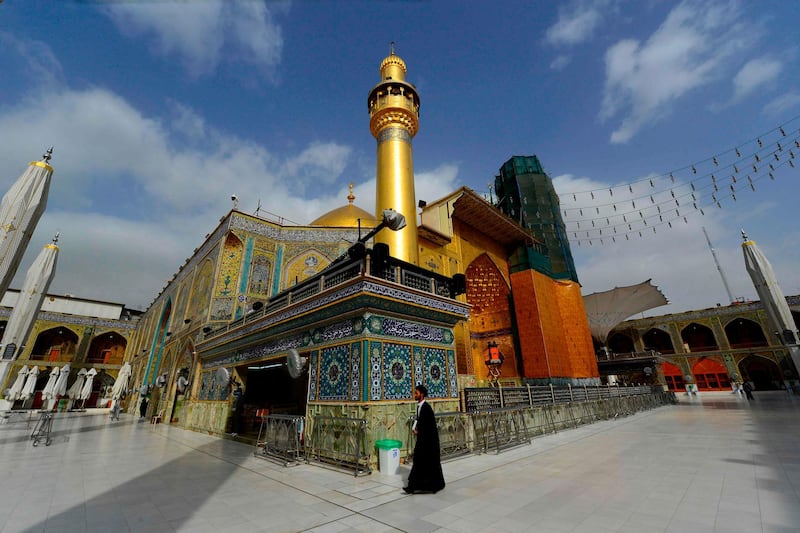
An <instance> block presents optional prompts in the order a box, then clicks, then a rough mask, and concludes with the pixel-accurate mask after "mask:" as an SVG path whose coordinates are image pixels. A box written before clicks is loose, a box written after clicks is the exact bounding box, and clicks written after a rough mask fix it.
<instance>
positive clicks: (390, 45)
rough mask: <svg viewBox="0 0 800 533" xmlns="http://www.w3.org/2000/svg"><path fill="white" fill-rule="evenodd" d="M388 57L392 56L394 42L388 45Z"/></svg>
mask: <svg viewBox="0 0 800 533" xmlns="http://www.w3.org/2000/svg"><path fill="white" fill-rule="evenodd" d="M389 55H390V56H393V55H394V41H392V42H390V43H389Z"/></svg>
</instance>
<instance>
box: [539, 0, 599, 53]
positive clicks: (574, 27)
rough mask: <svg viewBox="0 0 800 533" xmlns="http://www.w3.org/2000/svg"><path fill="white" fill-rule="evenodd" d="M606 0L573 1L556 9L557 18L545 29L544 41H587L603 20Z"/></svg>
mask: <svg viewBox="0 0 800 533" xmlns="http://www.w3.org/2000/svg"><path fill="white" fill-rule="evenodd" d="M607 4H608V2H606V1H596V2H588V1H581V2H575V3H573V4H572V5H570V6H567V7H561V8H560V9H559V10H558V20H557V21H556V23H555V24H553V25H552V26H550V27H549V28H548V29H547V33H546V34H545V42H547V43H548V44H550V45H553V46H562V45H575V44H579V43H582V42H585V41H588V40H589V39H590V38H591V37H592V36H593V34H594V32H595V30H596V29H597V27H598V26H599V25H600V23H601V22H602V20H603V12H602V10H603V8H604V7H605V6H606V5H607Z"/></svg>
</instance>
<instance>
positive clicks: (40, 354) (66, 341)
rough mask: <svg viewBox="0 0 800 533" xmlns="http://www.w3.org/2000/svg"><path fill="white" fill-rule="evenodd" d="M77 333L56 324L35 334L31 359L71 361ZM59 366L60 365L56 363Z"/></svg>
mask: <svg viewBox="0 0 800 533" xmlns="http://www.w3.org/2000/svg"><path fill="white" fill-rule="evenodd" d="M78 340H79V339H78V335H77V334H76V333H75V332H74V331H72V330H71V329H69V328H66V327H64V326H58V327H55V328H50V329H46V330H44V331H43V332H41V333H39V335H37V336H36V343H35V344H34V345H33V350H32V351H31V357H30V359H31V361H48V362H53V363H71V362H72V360H73V358H74V357H75V351H76V349H77V347H78ZM58 366H61V365H58Z"/></svg>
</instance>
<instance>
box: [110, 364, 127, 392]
mask: <svg viewBox="0 0 800 533" xmlns="http://www.w3.org/2000/svg"><path fill="white" fill-rule="evenodd" d="M130 377H131V365H130V363H125V364H124V365H122V368H120V369H119V375H118V376H117V380H116V381H115V382H114V386H113V387H111V399H112V400H119V399H120V398H122V395H123V393H124V392H125V390H126V389H127V388H128V379H129V378H130Z"/></svg>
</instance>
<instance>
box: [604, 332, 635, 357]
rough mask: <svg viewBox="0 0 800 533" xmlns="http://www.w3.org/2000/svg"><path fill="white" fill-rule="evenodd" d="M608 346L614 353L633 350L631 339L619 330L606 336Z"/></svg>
mask: <svg viewBox="0 0 800 533" xmlns="http://www.w3.org/2000/svg"><path fill="white" fill-rule="evenodd" d="M608 348H609V349H610V350H611V351H612V352H614V353H631V352H634V351H635V350H634V348H633V339H631V338H630V337H629V336H627V335H625V334H624V333H620V332H616V333H614V334H612V335H611V336H610V337H609V338H608Z"/></svg>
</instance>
